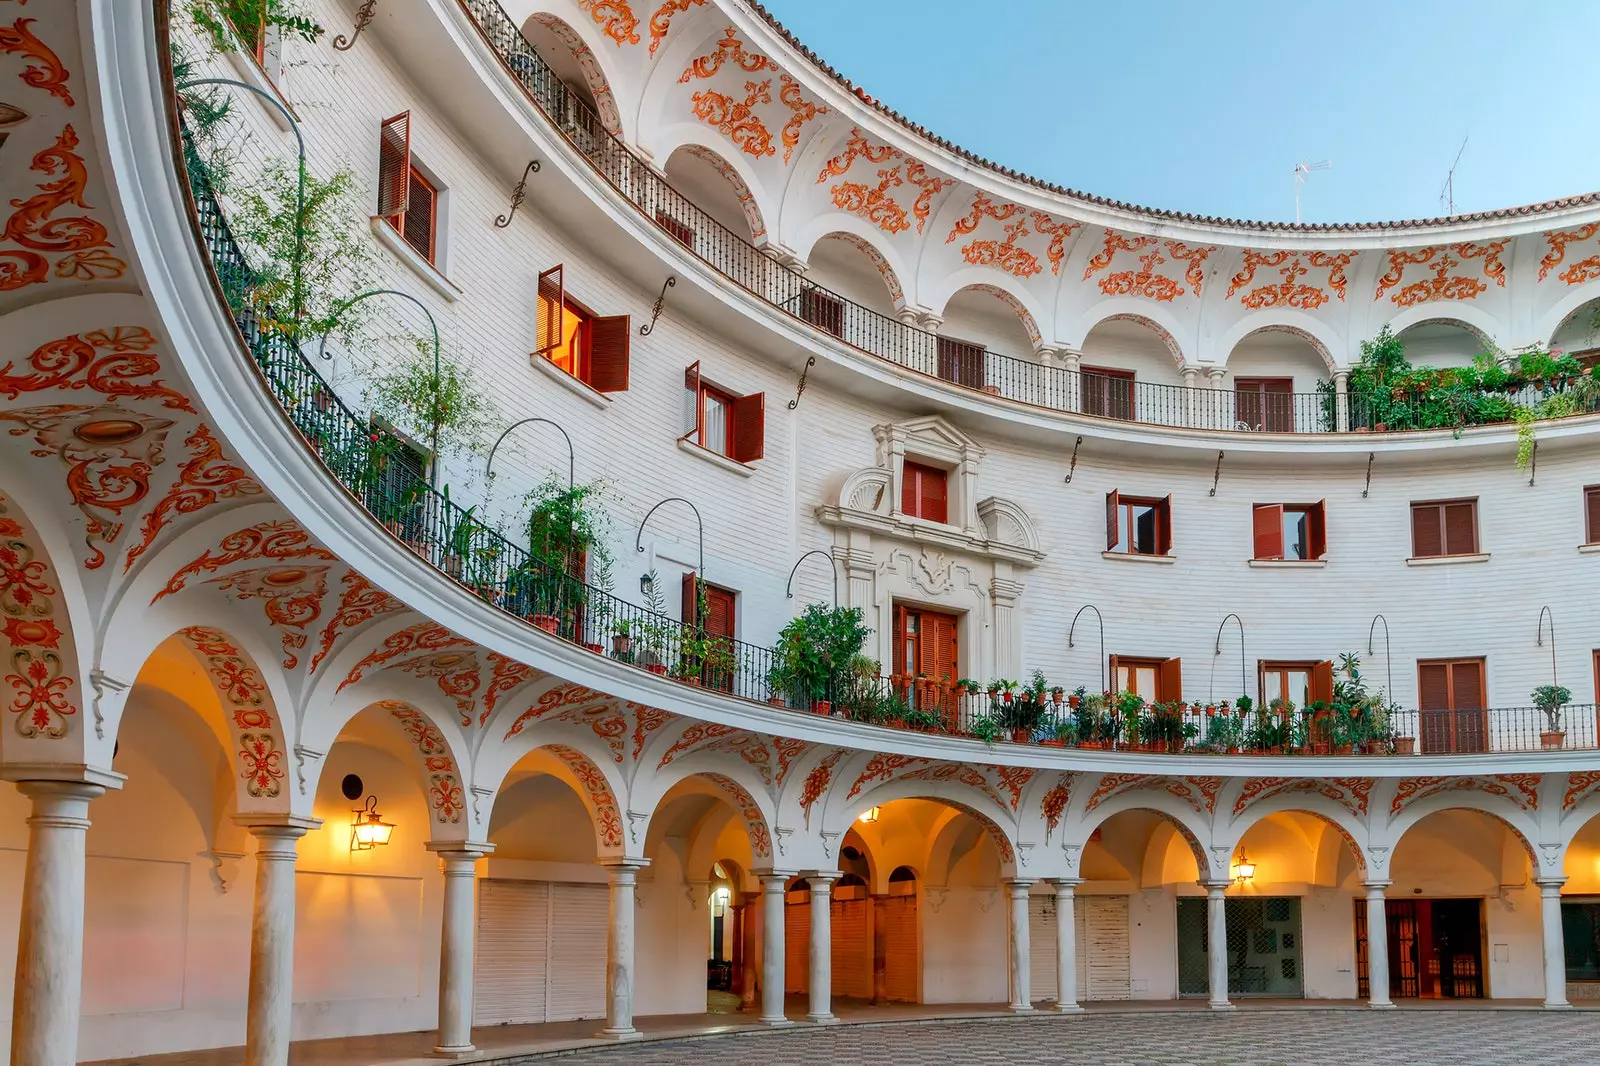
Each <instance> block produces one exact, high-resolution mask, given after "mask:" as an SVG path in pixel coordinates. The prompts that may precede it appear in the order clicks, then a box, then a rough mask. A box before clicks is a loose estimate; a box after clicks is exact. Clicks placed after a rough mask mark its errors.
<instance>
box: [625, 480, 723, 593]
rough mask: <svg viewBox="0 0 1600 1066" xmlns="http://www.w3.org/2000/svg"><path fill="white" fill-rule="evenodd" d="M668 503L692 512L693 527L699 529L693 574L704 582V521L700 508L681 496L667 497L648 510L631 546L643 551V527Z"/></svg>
mask: <svg viewBox="0 0 1600 1066" xmlns="http://www.w3.org/2000/svg"><path fill="white" fill-rule="evenodd" d="M669 503H681V504H683V505H684V506H685V507H687V508H689V510H691V511H693V512H694V521H695V525H696V526H698V527H699V529H700V565H699V566H697V567H696V568H695V574H696V576H698V577H699V578H700V580H702V581H703V580H705V576H706V524H705V521H704V520H703V519H701V517H700V508H698V507H696V506H695V505H694V504H692V503H690V502H689V501H688V500H686V499H684V498H683V497H682V496H668V497H667V498H666V499H664V500H662V501H661V502H660V503H658V504H656V505H655V506H654V507H652V508H650V510H648V511H646V512H645V515H644V520H643V521H641V522H640V523H639V532H637V533H635V534H634V537H633V546H634V548H635V549H636V550H637V551H641V552H642V551H644V527H645V526H646V525H648V524H649V522H650V516H651V515H653V514H655V513H656V512H657V511H659V510H661V508H662V507H664V506H665V505H667V504H669Z"/></svg>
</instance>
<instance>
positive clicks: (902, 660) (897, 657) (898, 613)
mask: <svg viewBox="0 0 1600 1066" xmlns="http://www.w3.org/2000/svg"><path fill="white" fill-rule="evenodd" d="M892 661H893V663H894V672H895V673H897V674H907V673H910V672H911V670H912V669H913V668H914V667H915V666H916V664H915V663H908V662H906V609H905V608H904V607H902V606H900V605H899V604H898V603H897V604H895V605H894V656H893V659H892Z"/></svg>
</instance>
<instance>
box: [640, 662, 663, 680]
mask: <svg viewBox="0 0 1600 1066" xmlns="http://www.w3.org/2000/svg"><path fill="white" fill-rule="evenodd" d="M645 669H646V670H648V671H650V672H651V673H652V674H655V675H656V676H657V677H662V676H664V675H665V674H666V672H667V668H666V666H665V665H663V664H662V663H650V664H649V665H647V666H646V667H645Z"/></svg>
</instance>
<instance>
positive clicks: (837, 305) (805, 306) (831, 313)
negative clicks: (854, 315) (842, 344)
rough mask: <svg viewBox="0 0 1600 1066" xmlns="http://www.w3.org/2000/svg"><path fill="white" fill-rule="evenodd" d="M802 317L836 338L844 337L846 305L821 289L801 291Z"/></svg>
mask: <svg viewBox="0 0 1600 1066" xmlns="http://www.w3.org/2000/svg"><path fill="white" fill-rule="evenodd" d="M800 317H801V318H803V319H805V320H806V321H807V322H809V323H811V324H812V325H813V326H816V327H817V328H818V329H822V330H826V331H827V332H829V333H831V334H833V335H834V336H835V337H843V336H844V303H843V301H841V300H840V299H839V298H838V297H837V296H833V295H830V294H829V293H826V292H823V291H822V290H821V289H810V288H807V289H801V290H800Z"/></svg>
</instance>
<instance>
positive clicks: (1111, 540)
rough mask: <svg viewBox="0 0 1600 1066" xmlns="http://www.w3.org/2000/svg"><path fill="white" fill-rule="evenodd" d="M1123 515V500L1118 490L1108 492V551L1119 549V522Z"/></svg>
mask: <svg viewBox="0 0 1600 1066" xmlns="http://www.w3.org/2000/svg"><path fill="white" fill-rule="evenodd" d="M1121 517H1122V500H1121V498H1120V497H1119V496H1118V495H1117V490H1116V489H1112V490H1111V491H1110V492H1108V493H1106V551H1108V552H1109V551H1116V550H1117V524H1118V521H1119V519H1120V518H1121Z"/></svg>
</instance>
